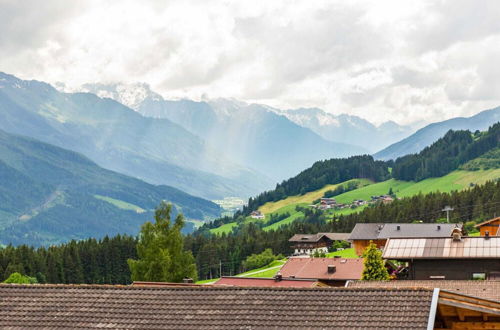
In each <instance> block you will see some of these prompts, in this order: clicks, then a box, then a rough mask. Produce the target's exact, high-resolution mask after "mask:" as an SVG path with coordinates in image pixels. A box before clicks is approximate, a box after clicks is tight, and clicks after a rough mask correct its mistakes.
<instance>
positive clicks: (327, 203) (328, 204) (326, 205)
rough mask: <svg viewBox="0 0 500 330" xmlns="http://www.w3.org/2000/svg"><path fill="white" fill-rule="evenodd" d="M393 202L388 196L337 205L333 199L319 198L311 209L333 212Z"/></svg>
mask: <svg viewBox="0 0 500 330" xmlns="http://www.w3.org/2000/svg"><path fill="white" fill-rule="evenodd" d="M393 201H394V197H392V196H390V195H380V196H371V199H370V200H369V201H365V200H363V199H355V200H353V201H352V202H351V203H339V202H337V201H336V200H335V198H326V197H323V198H320V200H319V204H317V205H316V204H314V205H311V207H314V208H318V209H320V210H328V209H335V210H341V209H345V208H354V207H359V206H363V205H367V204H376V203H383V204H389V203H392V202H393Z"/></svg>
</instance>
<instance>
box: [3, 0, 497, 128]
mask: <svg viewBox="0 0 500 330" xmlns="http://www.w3.org/2000/svg"><path fill="white" fill-rule="evenodd" d="M499 11H500V3H498V2H496V1H485V2H481V3H480V4H478V3H477V2H475V1H465V0H459V1H456V0H448V1H430V0H429V1H418V2H411V1H400V0H397V1H392V0H387V1H377V2H372V1H361V0H360V1H348V2H346V1H326V0H325V1H321V0H319V1H284V0H283V1H251V2H250V1H241V2H227V1H223V0H221V1H216V0H214V1H203V2H200V1H170V2H166V1H159V0H158V1H154V0H150V1H141V2H138V1H133V0H123V1H110V0H109V1H108V0H102V1H99V0H87V1H58V0H46V1H44V2H43V4H42V3H41V2H39V1H38V0H31V1H30V0H27V1H14V0H0V31H2V33H1V34H0V70H2V71H6V72H9V73H13V74H16V75H19V76H21V77H22V78H33V79H39V80H46V81H49V82H57V81H62V82H65V83H66V84H67V85H68V86H73V87H74V86H78V85H81V84H83V83H86V82H101V83H108V82H117V81H120V82H125V83H133V82H146V83H148V84H150V85H151V86H152V87H153V88H154V89H155V90H157V91H158V92H160V93H161V94H163V95H164V96H165V97H167V98H178V97H179V98H181V97H187V98H194V99H199V98H201V97H202V96H203V95H209V96H210V97H213V98H217V97H226V98H230V97H232V98H237V99H241V100H244V101H247V102H258V103H264V104H269V105H270V106H274V107H281V108H297V107H321V108H323V109H325V110H326V111H329V112H333V113H349V114H353V115H358V116H362V117H364V118H367V119H369V120H371V121H373V122H376V123H380V122H383V121H386V120H389V119H391V120H396V121H398V122H400V123H410V122H414V121H421V120H425V121H435V120H442V119H446V118H449V117H452V116H455V115H469V114H472V113H474V112H477V111H480V110H483V109H485V108H489V107H492V106H495V105H498V103H500V96H499V95H500V90H499V88H500V87H498V86H500V78H499V77H500V71H499V70H500V69H499V68H498V66H497V65H496V62H497V59H498V56H499V55H500V46H499V45H500V42H499V41H500V20H498V18H497V17H496V16H497V15H496V13H498V12H499Z"/></svg>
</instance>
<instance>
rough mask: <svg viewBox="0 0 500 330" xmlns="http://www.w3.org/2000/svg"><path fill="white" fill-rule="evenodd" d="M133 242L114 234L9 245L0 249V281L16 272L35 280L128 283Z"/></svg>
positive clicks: (134, 246)
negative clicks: (49, 243) (58, 242)
mask: <svg viewBox="0 0 500 330" xmlns="http://www.w3.org/2000/svg"><path fill="white" fill-rule="evenodd" d="M136 243H137V239H136V238H135V237H131V236H126V235H123V236H122V235H117V236H114V237H111V238H110V237H107V236H106V237H104V238H103V239H100V240H96V239H94V238H90V239H87V240H82V241H75V240H73V241H70V242H68V243H65V244H61V245H55V246H50V247H40V248H34V247H30V246H27V245H20V246H17V247H14V246H12V245H9V246H7V247H4V248H1V249H0V282H3V281H4V280H6V279H7V278H8V277H9V276H10V274H12V273H16V272H17V273H20V274H23V275H26V276H30V277H33V278H35V279H36V280H37V282H38V283H76V284H78V283H93V284H128V283H130V270H129V267H128V265H127V259H130V258H132V259H135V258H137V252H136Z"/></svg>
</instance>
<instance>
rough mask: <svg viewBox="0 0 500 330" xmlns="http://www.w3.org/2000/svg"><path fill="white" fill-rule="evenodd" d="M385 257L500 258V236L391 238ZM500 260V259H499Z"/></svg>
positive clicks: (402, 258)
mask: <svg viewBox="0 0 500 330" xmlns="http://www.w3.org/2000/svg"><path fill="white" fill-rule="evenodd" d="M383 258H384V259H399V260H406V259H467V258H473V259H477V258H487V259H492V258H493V259H497V258H498V259H500V236H492V237H489V238H485V237H482V236H477V237H462V238H461V239H460V240H458V241H456V240H454V239H453V238H451V237H448V238H391V239H389V240H388V241H387V244H386V245H385V248H384V253H383ZM499 262H500V260H499Z"/></svg>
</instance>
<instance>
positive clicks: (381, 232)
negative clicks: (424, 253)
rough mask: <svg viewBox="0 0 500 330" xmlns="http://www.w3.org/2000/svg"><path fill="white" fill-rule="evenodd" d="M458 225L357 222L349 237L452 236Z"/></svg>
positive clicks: (364, 238)
mask: <svg viewBox="0 0 500 330" xmlns="http://www.w3.org/2000/svg"><path fill="white" fill-rule="evenodd" d="M457 226H459V228H461V227H462V226H461V224H454V223H357V224H356V226H355V227H354V229H353V230H352V232H351V235H350V236H349V239H350V240H356V239H362V240H368V239H373V240H375V239H388V238H405V237H408V238H415V237H429V238H431V237H450V236H451V232H452V231H453V229H455V228H456V227H457Z"/></svg>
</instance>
